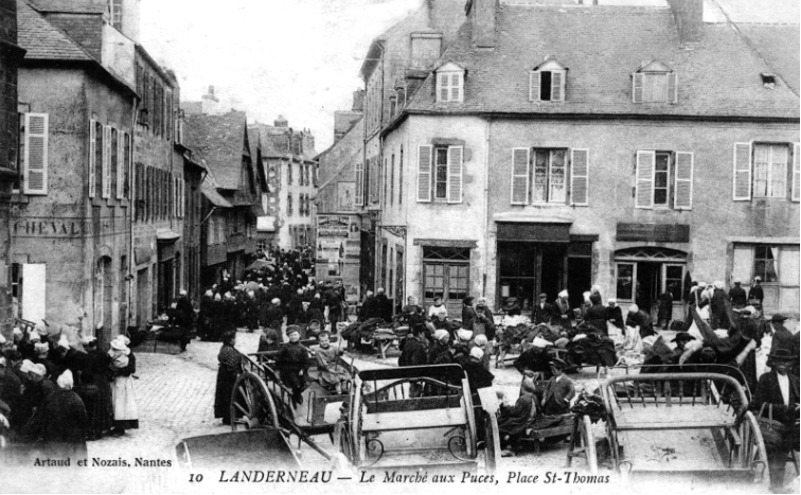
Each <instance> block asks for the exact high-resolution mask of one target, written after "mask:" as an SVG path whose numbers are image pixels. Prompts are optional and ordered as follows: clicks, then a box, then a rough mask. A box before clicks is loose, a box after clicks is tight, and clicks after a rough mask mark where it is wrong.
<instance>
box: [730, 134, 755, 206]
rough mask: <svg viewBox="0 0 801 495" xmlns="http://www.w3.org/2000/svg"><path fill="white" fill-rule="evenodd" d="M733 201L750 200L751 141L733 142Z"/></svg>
mask: <svg viewBox="0 0 801 495" xmlns="http://www.w3.org/2000/svg"><path fill="white" fill-rule="evenodd" d="M732 199H733V200H734V201H750V200H751V143H734V190H733V192H732Z"/></svg>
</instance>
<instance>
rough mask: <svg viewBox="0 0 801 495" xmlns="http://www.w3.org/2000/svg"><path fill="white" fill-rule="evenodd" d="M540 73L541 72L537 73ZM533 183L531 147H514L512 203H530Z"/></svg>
mask: <svg viewBox="0 0 801 495" xmlns="http://www.w3.org/2000/svg"><path fill="white" fill-rule="evenodd" d="M537 74H539V73H537ZM530 185H531V150H530V149H529V148H513V149H512V204H513V205H524V204H526V203H528V195H529V188H530Z"/></svg>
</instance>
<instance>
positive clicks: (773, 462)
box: [751, 349, 799, 493]
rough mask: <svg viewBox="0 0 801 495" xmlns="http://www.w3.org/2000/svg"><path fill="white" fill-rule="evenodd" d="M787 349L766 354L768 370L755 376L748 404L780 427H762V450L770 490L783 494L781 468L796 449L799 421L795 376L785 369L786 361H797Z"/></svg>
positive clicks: (797, 387) (782, 468)
mask: <svg viewBox="0 0 801 495" xmlns="http://www.w3.org/2000/svg"><path fill="white" fill-rule="evenodd" d="M797 360H798V355H793V354H791V353H790V351H789V350H787V349H777V350H776V351H775V352H771V353H770V354H769V355H768V366H770V367H771V368H772V370H771V371H770V372H768V373H765V374H764V375H762V376H761V377H760V378H759V384H758V385H757V389H756V393H755V394H754V399H753V400H752V401H751V407H752V409H754V410H755V411H761V412H762V414H761V416H762V417H769V418H772V419H774V420H776V421H779V422H780V423H781V424H782V426H783V428H781V427H778V426H777V427H776V428H779V429H780V430H783V431H779V432H778V434H777V432H776V431H766V430H767V427H766V426H762V429H763V437H764V438H765V449H766V450H767V453H768V467H769V471H770V488H771V490H772V491H773V492H774V493H784V492H783V491H782V490H783V489H784V468H785V465H786V463H787V458H788V454H789V452H790V450H791V449H792V450H798V447H799V445H798V437H799V429H798V421H799V407H798V404H799V386H798V377H797V376H795V375H791V374H790V373H789V372H788V371H789V369H790V363H792V362H794V361H797Z"/></svg>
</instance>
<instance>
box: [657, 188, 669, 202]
mask: <svg viewBox="0 0 801 495" xmlns="http://www.w3.org/2000/svg"><path fill="white" fill-rule="evenodd" d="M667 193H668V192H667V189H666V188H661V189H659V188H654V205H656V206H665V205H667V203H668V201H667Z"/></svg>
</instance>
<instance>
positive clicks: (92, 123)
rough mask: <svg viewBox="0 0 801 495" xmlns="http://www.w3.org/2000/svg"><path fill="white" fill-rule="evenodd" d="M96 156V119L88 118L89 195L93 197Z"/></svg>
mask: <svg viewBox="0 0 801 495" xmlns="http://www.w3.org/2000/svg"><path fill="white" fill-rule="evenodd" d="M95 157H97V121H96V120H94V119H90V120H89V174H87V175H88V177H89V197H90V198H94V197H95V184H96V179H95V170H96V169H97V164H96V163H95Z"/></svg>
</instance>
